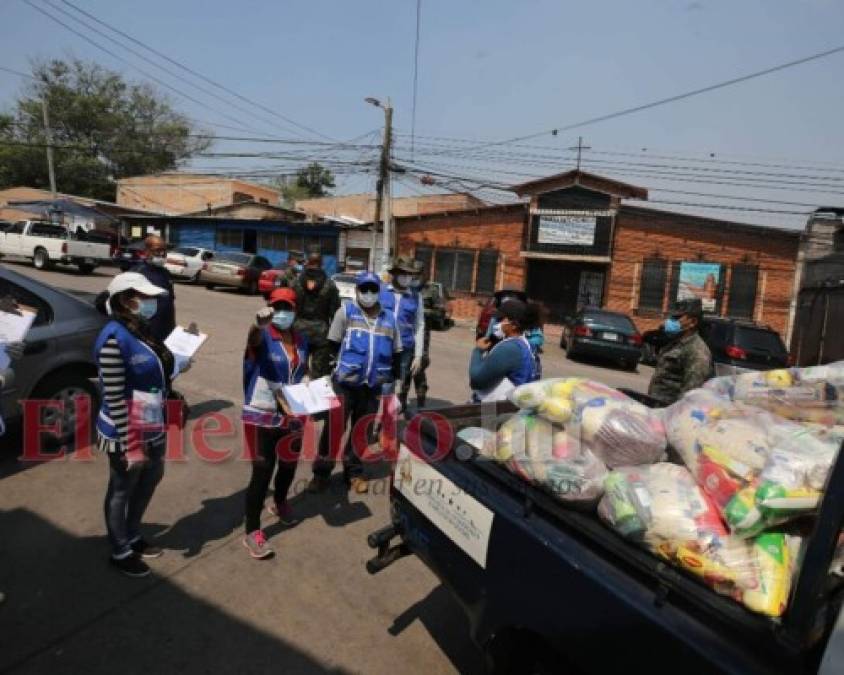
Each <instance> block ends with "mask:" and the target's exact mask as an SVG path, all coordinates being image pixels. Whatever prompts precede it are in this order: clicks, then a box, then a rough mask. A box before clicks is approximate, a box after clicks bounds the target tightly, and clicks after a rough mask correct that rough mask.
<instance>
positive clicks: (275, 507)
mask: <svg viewBox="0 0 844 675" xmlns="http://www.w3.org/2000/svg"><path fill="white" fill-rule="evenodd" d="M267 511H269V512H270V513H271V514H272V515H274V516H275V517H276V518H278V522H280V523H281V524H282V525H296V524H297V523H299V519H298V518H297V517H296V516H294V515H293V508H292V507H291V506H290V504H288V503H287V502H282V503H281V504H278V503H276V502H273V503H272V504H270V505H269V506H268V507H267Z"/></svg>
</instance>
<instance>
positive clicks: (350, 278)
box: [331, 274, 355, 284]
mask: <svg viewBox="0 0 844 675" xmlns="http://www.w3.org/2000/svg"><path fill="white" fill-rule="evenodd" d="M331 278H332V279H333V280H334V282H335V283H336V282H338V281H339V282H340V283H341V284H353V283H355V275H354V274H335V275H334V276H333V277H331Z"/></svg>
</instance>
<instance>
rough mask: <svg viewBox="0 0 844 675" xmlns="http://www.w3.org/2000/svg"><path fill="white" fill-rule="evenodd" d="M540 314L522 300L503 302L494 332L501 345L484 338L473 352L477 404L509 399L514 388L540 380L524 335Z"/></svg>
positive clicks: (471, 378)
mask: <svg viewBox="0 0 844 675" xmlns="http://www.w3.org/2000/svg"><path fill="white" fill-rule="evenodd" d="M536 317H538V312H537V311H536V310H535V309H533V308H531V307H529V306H528V305H527V304H526V303H524V302H521V301H520V300H507V301H505V302H502V303H501V307H500V308H499V310H498V313H497V314H496V318H497V319H498V323H497V326H496V328H495V329H494V330H495V332H496V334H497V335H498V336H500V339H499V342H498V343H497V344H495V345H494V346H492V345H491V342H490V339H489V338H486V337H482V338H480V339H479V340H478V342H477V346H476V347H475V349H474V350H473V351H472V358H471V361H470V363H469V383H470V385H471V387H472V392H473V393H472V399H473V400H474V401H476V402H481V401H497V400H502V399H504V398H505V396H506V394H507V393H508V391H509V390H510V389H512V388H513V387H517V386H518V385H520V384H524V383H526V382H533V381H535V380H538V379H539V372H538V368H537V361H536V358H535V357H534V354H533V350H532V349H531V346H530V344H529V343H528V341H527V339H526V338H525V336H524V332H525V330H526V329H529V328H532V327H533V322H534V321H535V320H536Z"/></svg>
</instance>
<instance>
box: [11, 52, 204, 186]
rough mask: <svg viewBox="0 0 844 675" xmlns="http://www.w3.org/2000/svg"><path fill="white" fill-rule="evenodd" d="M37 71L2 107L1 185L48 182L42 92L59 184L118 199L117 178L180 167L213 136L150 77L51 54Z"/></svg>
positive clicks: (37, 66) (33, 184)
mask: <svg viewBox="0 0 844 675" xmlns="http://www.w3.org/2000/svg"><path fill="white" fill-rule="evenodd" d="M32 74H33V77H34V78H35V82H33V83H32V84H30V85H28V87H27V88H26V90H25V91H24V93H23V94H22V95H21V97H20V98H19V99H18V100H17V102H16V103H15V105H14V109H13V111H12V112H11V113H7V114H4V115H0V188H2V187H9V186H13V185H27V186H31V187H40V188H48V187H49V178H48V175H47V163H46V159H45V149H44V146H45V143H46V137H45V134H44V124H43V120H42V112H41V101H42V99H43V100H45V101H46V102H47V106H48V109H49V112H50V127H51V130H52V135H53V144H54V146H55V150H54V157H55V171H56V183H57V187H58V189H59V190H60V191H61V192H66V193H70V194H78V195H82V196H87V197H93V198H97V199H106V200H113V199H114V197H115V182H114V181H115V180H116V179H118V178H124V177H127V176H136V175H142V174H148V173H156V172H161V171H168V170H172V169H175V168H177V167H178V166H179V164H180V163H181V162H184V160H186V159H188V158H190V157H191V156H193V155H195V154H196V153H198V152H202V151H203V150H205V149H207V148H208V147H209V146H210V144H211V143H212V141H213V138H212V136H211V135H210V134H208V133H206V132H199V131H198V130H197V129H195V128H194V126H193V124H192V123H191V122H190V120H188V118H187V117H185V116H184V115H182V114H180V113H178V112H176V111H175V110H174V109H173V107H172V106H171V104H170V103H169V101H168V100H167V99H166V98H164V97H163V96H161V95H160V94H159V93H157V92H156V91H155V90H154V89H153V88H152V87H150V86H149V85H146V84H132V83H129V82H127V81H126V80H124V79H123V77H122V76H121V75H120V74H119V73H116V72H113V71H110V70H107V69H105V68H103V67H101V66H98V65H96V64H92V63H85V62H83V61H79V60H72V61H61V60H52V61H49V62H45V63H37V64H35V65H34V66H33V69H32Z"/></svg>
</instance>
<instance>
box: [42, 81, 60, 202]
mask: <svg viewBox="0 0 844 675" xmlns="http://www.w3.org/2000/svg"><path fill="white" fill-rule="evenodd" d="M41 112H42V113H43V114H44V137H45V138H46V139H47V171H48V173H49V174H50V192H52V193H53V199H55V198H56V172H55V170H54V169H53V134H52V132H51V131H50V115H49V113H48V112H47V99H46V97H44V96H42V97H41Z"/></svg>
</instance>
